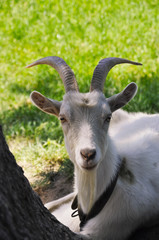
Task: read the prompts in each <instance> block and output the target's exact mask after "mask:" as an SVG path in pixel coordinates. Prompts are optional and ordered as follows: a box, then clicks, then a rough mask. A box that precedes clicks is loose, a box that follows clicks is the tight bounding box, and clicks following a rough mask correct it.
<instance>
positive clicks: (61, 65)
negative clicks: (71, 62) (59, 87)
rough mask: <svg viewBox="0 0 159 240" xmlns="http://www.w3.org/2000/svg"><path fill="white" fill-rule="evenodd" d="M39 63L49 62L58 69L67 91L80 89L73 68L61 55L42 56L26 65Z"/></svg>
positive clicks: (31, 65)
mask: <svg viewBox="0 0 159 240" xmlns="http://www.w3.org/2000/svg"><path fill="white" fill-rule="evenodd" d="M39 64H47V65H50V66H52V67H53V68H55V69H56V71H57V72H58V73H59V75H60V77H61V79H62V81H63V83H64V87H65V91H66V92H68V91H78V85H77V81H76V78H75V75H74V73H73V71H72V70H71V68H70V67H69V66H68V65H67V63H66V62H65V61H64V60H63V59H62V58H60V57H55V56H52V57H45V58H41V59H39V60H37V61H35V62H33V63H31V64H30V65H28V66H26V68H30V67H33V66H35V65H39Z"/></svg>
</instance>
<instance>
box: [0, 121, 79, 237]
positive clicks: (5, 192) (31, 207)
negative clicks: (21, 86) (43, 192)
mask: <svg viewBox="0 0 159 240" xmlns="http://www.w3.org/2000/svg"><path fill="white" fill-rule="evenodd" d="M13 239H15V240H34V239H35V240H45V239H46V240H51V239H54V240H64V239H68V240H70V239H72V240H80V239H82V238H80V237H79V236H77V235H76V234H74V233H72V232H71V231H70V230H69V229H68V228H67V227H65V226H64V225H62V224H61V223H59V222H58V221H57V220H56V219H55V217H54V216H53V215H52V214H51V213H50V212H49V211H48V210H47V209H46V208H45V207H44V205H43V204H42V202H41V200H40V198H39V196H38V195H37V194H36V193H35V192H34V191H33V190H32V188H31V186H30V184H29V182H28V180H27V179H26V177H25V176H24V174H23V170H22V168H21V167H19V166H18V165H17V163H16V161H15V159H14V156H13V155H12V153H11V152H10V151H9V148H8V146H7V144H6V141H5V139H4V136H3V133H2V128H1V126H0V240H13Z"/></svg>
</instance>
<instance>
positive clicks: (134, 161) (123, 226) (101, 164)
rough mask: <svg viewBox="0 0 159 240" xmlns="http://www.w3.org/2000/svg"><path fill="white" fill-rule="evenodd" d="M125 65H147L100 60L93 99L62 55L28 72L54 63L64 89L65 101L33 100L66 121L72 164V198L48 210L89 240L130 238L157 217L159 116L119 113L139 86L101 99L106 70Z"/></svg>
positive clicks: (36, 96) (37, 96)
mask: <svg viewBox="0 0 159 240" xmlns="http://www.w3.org/2000/svg"><path fill="white" fill-rule="evenodd" d="M121 63H129V64H134V65H141V64H140V63H136V62H133V61H129V60H126V59H122V58H105V59H103V60H101V61H100V62H99V63H98V65H97V66H96V68H95V70H94V73H93V77H92V81H91V87H90V92H89V93H80V92H79V90H78V85H77V81H76V79H75V75H74V73H73V71H72V70H71V68H70V67H69V66H68V65H67V64H66V62H65V61H64V60H63V59H61V58H59V57H46V58H42V59H40V60H37V61H36V62H34V63H32V64H30V65H28V66H27V67H28V68H29V67H32V66H34V65H38V64H48V65H51V66H52V67H53V68H55V69H56V70H57V71H58V73H59V74H60V77H61V78H62V80H63V83H64V87H65V90H66V94H65V95H64V97H63V101H61V102H59V101H56V100H52V99H49V98H46V97H45V96H43V95H42V94H41V93H38V92H36V91H33V92H32V93H31V100H32V102H33V103H34V104H35V105H36V106H37V107H38V108H39V109H41V110H42V111H44V112H46V113H48V114H53V115H55V116H57V117H58V118H59V119H60V121H61V125H62V128H63V132H64V139H65V145H66V149H67V151H68V153H69V157H70V159H71V161H72V162H73V164H74V176H75V177H74V181H75V183H74V192H73V193H71V194H69V195H67V196H65V197H63V198H61V199H59V200H56V201H53V202H50V203H48V204H46V207H47V208H48V209H49V210H50V211H51V212H53V214H54V215H55V216H56V217H57V218H58V219H59V220H60V221H61V222H62V223H63V224H65V225H67V226H68V227H69V228H70V229H71V230H72V231H74V232H78V234H79V235H81V236H82V237H83V238H84V239H93V240H97V239H100V240H104V239H106V240H121V239H122V240H124V239H126V238H127V237H128V236H129V235H130V234H131V233H132V232H133V231H134V230H135V229H136V228H138V227H140V226H141V225H143V224H144V223H145V222H146V221H148V220H150V219H151V217H154V216H156V214H157V213H158V212H159V147H158V144H159V124H158V123H159V115H158V114H155V115H147V114H144V113H138V114H132V113H127V112H126V111H123V110H120V108H121V107H123V106H124V105H125V104H127V103H128V102H129V101H130V100H131V99H132V98H133V97H134V95H135V94H136V91H137V85H136V84H135V83H130V84H129V85H128V86H127V87H126V88H125V89H124V90H123V91H122V92H120V93H119V94H116V95H114V96H111V97H109V98H105V96H104V94H103V93H102V92H103V88H104V82H105V79H106V76H107V74H108V72H109V71H110V69H111V68H112V67H113V66H115V65H116V64H121ZM118 109H119V110H118ZM116 110H117V111H116ZM115 111H116V112H115ZM71 206H72V209H74V212H72V209H71ZM75 209H77V211H75ZM71 214H72V216H71ZM73 216H74V218H73Z"/></svg>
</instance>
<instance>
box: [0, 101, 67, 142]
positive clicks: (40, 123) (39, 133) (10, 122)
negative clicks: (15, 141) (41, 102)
mask: <svg viewBox="0 0 159 240" xmlns="http://www.w3.org/2000/svg"><path fill="white" fill-rule="evenodd" d="M0 124H2V126H3V129H4V133H5V135H6V136H9V137H15V136H24V137H29V138H36V137H38V138H39V139H41V140H44V141H45V140H46V139H47V138H50V139H55V140H60V139H61V140H62V139H63V133H62V129H61V126H60V123H59V121H58V119H57V118H56V117H54V116H50V115H47V114H45V113H43V112H41V111H39V110H38V109H37V108H35V107H34V106H32V105H30V104H29V105H28V104H24V105H22V106H20V107H18V108H12V109H10V110H9V111H5V112H2V113H0Z"/></svg>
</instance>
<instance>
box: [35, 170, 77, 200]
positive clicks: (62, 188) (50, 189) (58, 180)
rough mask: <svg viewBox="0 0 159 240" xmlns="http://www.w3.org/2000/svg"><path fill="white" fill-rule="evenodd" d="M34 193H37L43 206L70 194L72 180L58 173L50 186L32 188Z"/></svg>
mask: <svg viewBox="0 0 159 240" xmlns="http://www.w3.org/2000/svg"><path fill="white" fill-rule="evenodd" d="M34 191H35V192H37V193H38V195H39V196H40V198H41V200H42V202H43V203H44V204H45V203H47V202H50V201H53V200H55V199H58V198H60V197H63V196H65V195H67V194H68V193H70V192H72V191H73V180H72V179H70V178H68V177H66V176H65V175H62V174H61V173H60V174H57V175H56V176H55V177H54V178H53V179H52V181H51V182H50V184H48V185H46V186H45V187H37V188H34Z"/></svg>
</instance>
